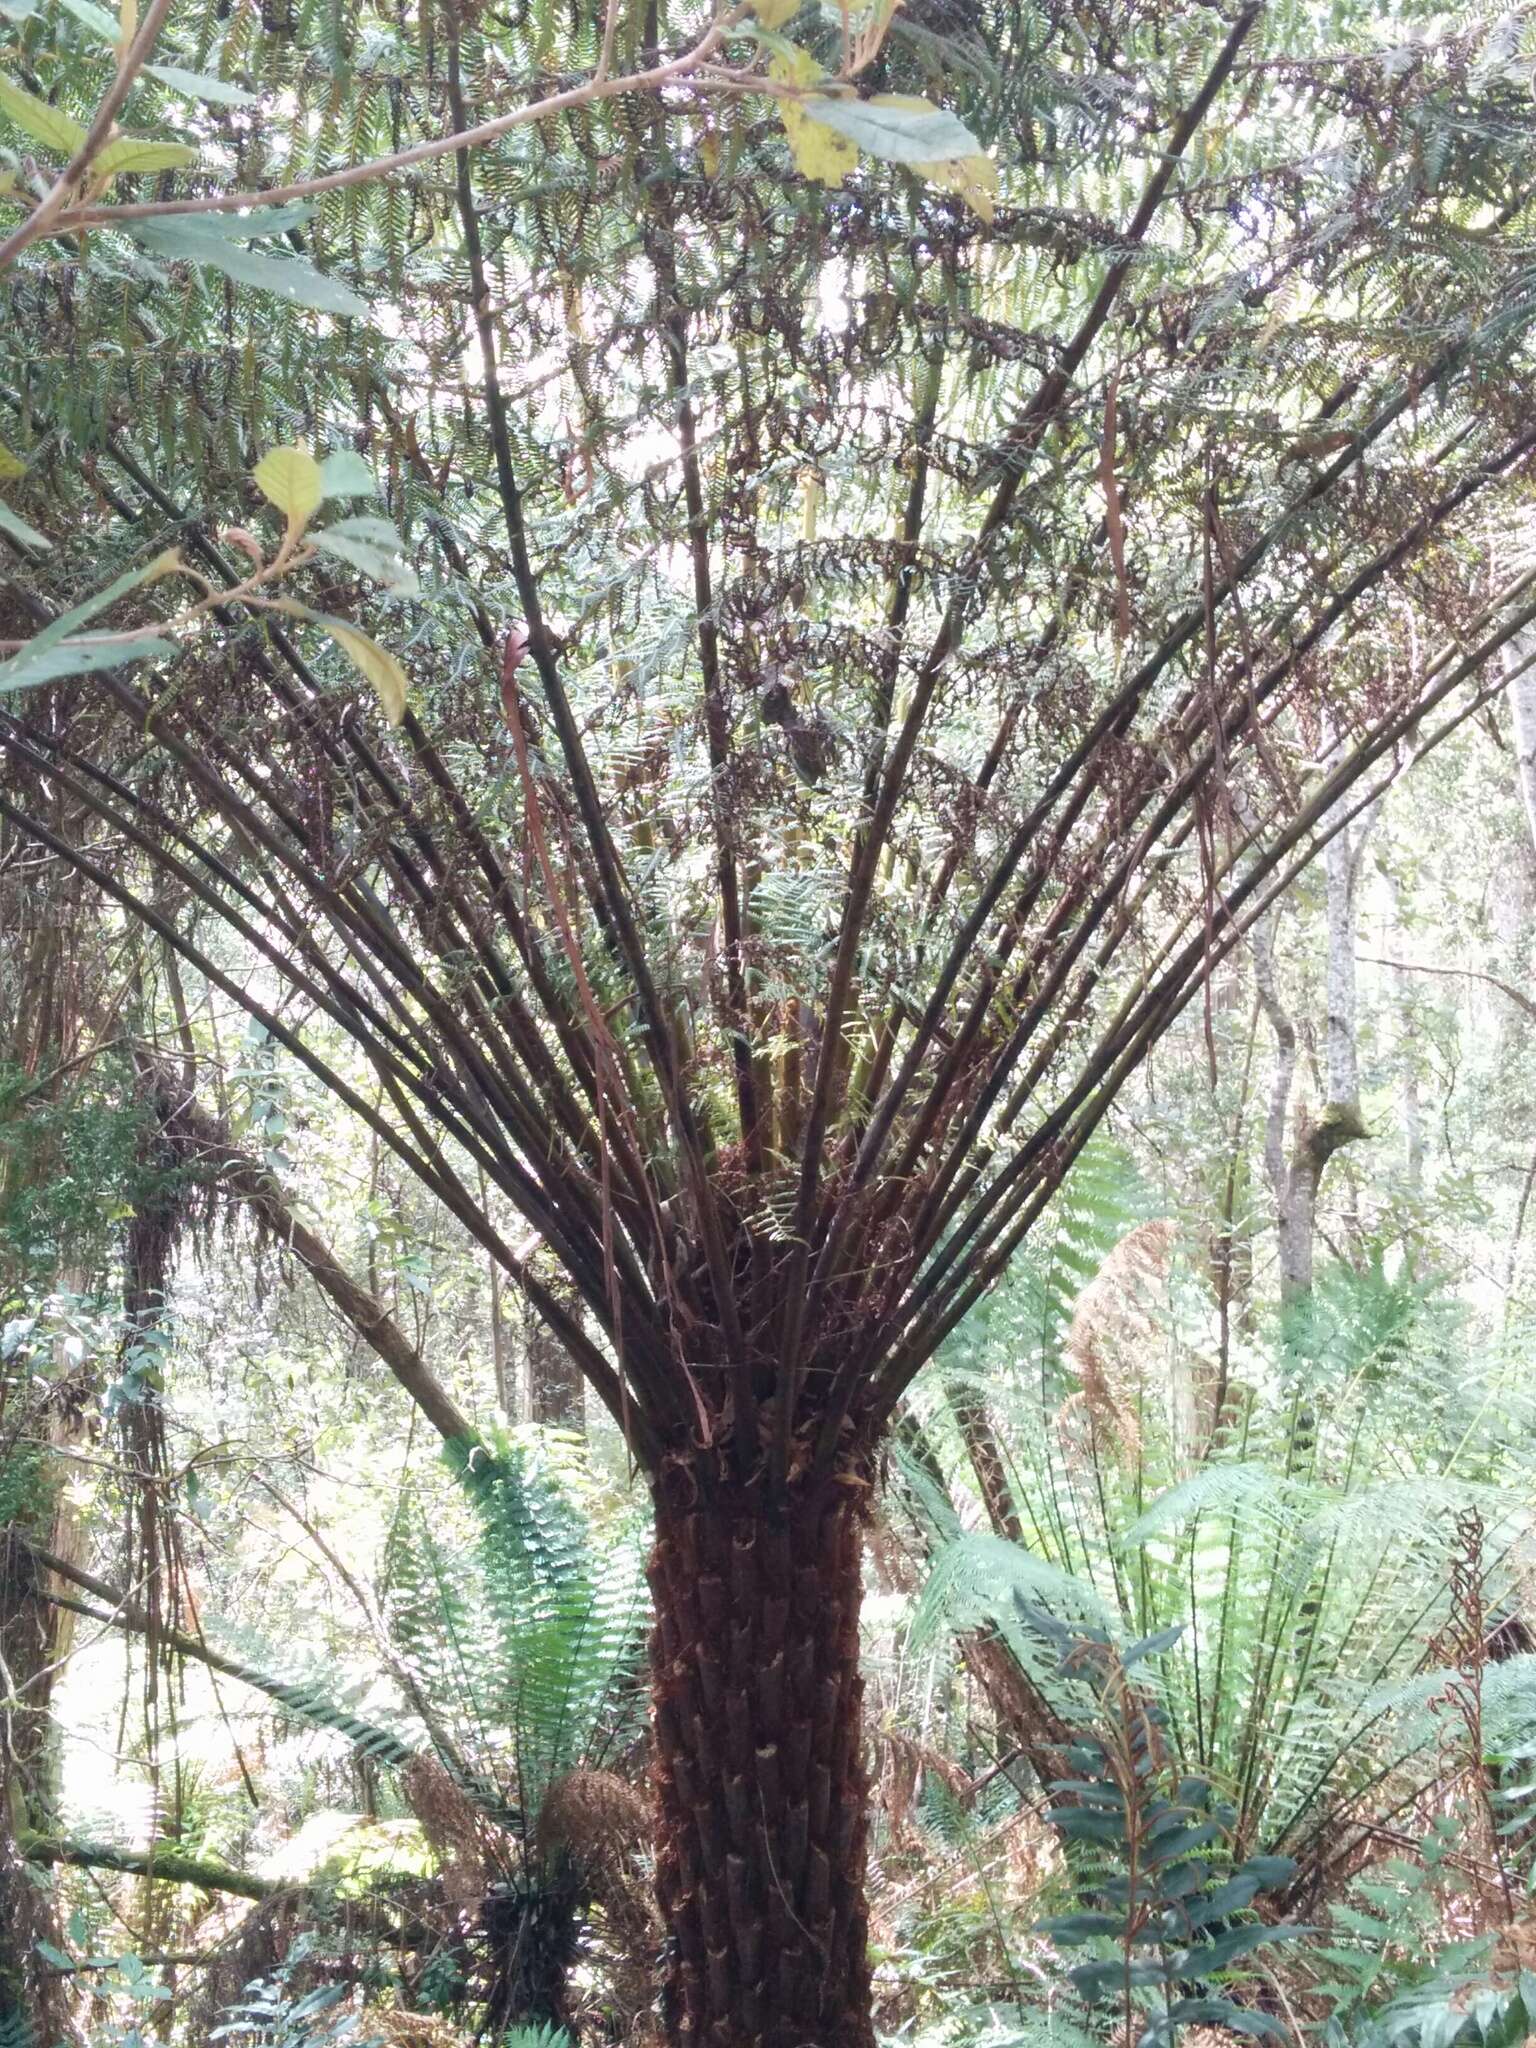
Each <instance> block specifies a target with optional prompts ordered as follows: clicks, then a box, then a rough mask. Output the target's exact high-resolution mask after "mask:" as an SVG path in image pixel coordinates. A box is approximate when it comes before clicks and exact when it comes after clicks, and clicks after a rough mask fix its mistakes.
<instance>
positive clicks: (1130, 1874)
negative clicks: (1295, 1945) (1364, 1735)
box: [1025, 1609, 1298, 2048]
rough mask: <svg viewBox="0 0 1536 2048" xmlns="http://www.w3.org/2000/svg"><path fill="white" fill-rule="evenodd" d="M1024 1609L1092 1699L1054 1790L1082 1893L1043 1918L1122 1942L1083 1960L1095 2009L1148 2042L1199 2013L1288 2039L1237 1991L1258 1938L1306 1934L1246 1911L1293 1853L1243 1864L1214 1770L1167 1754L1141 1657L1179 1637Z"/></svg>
mask: <svg viewBox="0 0 1536 2048" xmlns="http://www.w3.org/2000/svg"><path fill="white" fill-rule="evenodd" d="M1025 1619H1026V1621H1027V1622H1028V1624H1029V1625H1030V1626H1032V1627H1033V1628H1035V1629H1036V1630H1037V1631H1038V1632H1039V1633H1040V1634H1041V1635H1042V1636H1043V1637H1044V1638H1045V1639H1046V1640H1047V1641H1049V1642H1050V1643H1051V1644H1052V1645H1053V1646H1054V1648H1055V1649H1056V1651H1057V1653H1058V1655H1059V1657H1060V1662H1061V1670H1062V1672H1063V1674H1064V1676H1066V1677H1067V1678H1068V1680H1069V1682H1070V1683H1071V1685H1072V1686H1073V1687H1074V1688H1077V1687H1085V1688H1086V1689H1087V1690H1088V1692H1089V1693H1090V1695H1091V1699H1092V1706H1091V1718H1090V1719H1089V1720H1088V1721H1087V1723H1086V1725H1081V1724H1080V1725H1077V1726H1075V1727H1074V1728H1073V1730H1072V1739H1071V1743H1070V1747H1069V1750H1068V1758H1069V1763H1070V1767H1071V1769H1072V1771H1073V1773H1074V1775H1073V1776H1072V1777H1070V1778H1064V1779H1061V1780H1058V1781H1057V1782H1056V1783H1055V1784H1053V1785H1052V1786H1051V1788H1050V1789H1051V1791H1052V1793H1053V1794H1054V1795H1055V1803H1054V1804H1053V1806H1052V1807H1051V1809H1050V1818H1051V1820H1052V1821H1053V1822H1054V1823H1055V1825H1056V1827H1057V1828H1058V1829H1059V1831H1060V1833H1061V1834H1062V1836H1063V1838H1064V1839H1065V1841H1066V1843H1067V1844H1068V1850H1069V1860H1070V1864H1071V1867H1072V1870H1073V1874H1074V1877H1075V1881H1076V1887H1077V1890H1078V1893H1079V1896H1080V1898H1081V1900H1082V1901H1083V1905H1082V1907H1081V1908H1080V1909H1079V1910H1078V1911H1076V1912H1073V1913H1069V1914H1064V1915H1058V1916H1057V1917H1055V1918H1053V1919H1049V1920H1046V1921H1044V1922H1042V1926H1043V1927H1044V1929H1045V1931H1046V1932H1047V1933H1049V1934H1051V1935H1052V1936H1053V1937H1054V1938H1055V1940H1056V1941H1057V1942H1058V1943H1061V1944H1063V1945H1064V1946H1068V1947H1074V1948H1076V1947H1082V1946H1085V1945H1086V1946H1092V1947H1095V1948H1099V1949H1103V1948H1110V1949H1113V1950H1115V1951H1117V1953H1115V1954H1113V1955H1112V1956H1111V1957H1109V1958H1108V1959H1105V1960H1093V1961H1089V1962H1082V1963H1078V1964H1076V1965H1075V1966H1074V1967H1073V1969H1072V1971H1071V1973H1070V1974H1071V1978H1072V1982H1073V1984H1074V1986H1075V1988H1076V1989H1077V1991H1078V1994H1079V1995H1080V1996H1081V1997H1082V1998H1083V1999H1084V2000H1085V2001H1086V2002H1087V2003H1088V2005H1089V2006H1090V2007H1092V2006H1103V2005H1107V2004H1114V2003H1118V2004H1119V2007H1120V2021H1121V2025H1122V2027H1123V2028H1124V2030H1125V2038H1126V2039H1127V2040H1135V2041H1138V2042H1139V2044H1140V2048H1161V2044H1164V2043H1168V2042H1172V2041H1174V2040H1175V2039H1176V2038H1177V2036H1178V2032H1179V2029H1180V2028H1181V2027H1185V2026H1192V2025H1201V2026H1208V2025H1217V2026H1224V2027H1229V2028H1231V2029H1233V2030H1234V2031H1236V2032H1239V2033H1244V2034H1274V2035H1276V2036H1279V2037H1281V2038H1284V2033H1285V2029H1284V2028H1283V2027H1282V2026H1281V2025H1280V2024H1279V2022H1278V2021H1276V2020H1273V2019H1271V2018H1270V2017H1269V2016H1268V2015H1266V2014H1263V2013H1259V2012H1255V2011H1253V2010H1251V2009H1250V2008H1249V2007H1247V2006H1245V2005H1242V2004H1240V2003H1238V2002H1237V2001H1236V2000H1235V1999H1234V1998H1233V1997H1232V1995H1231V1990H1232V1987H1233V1986H1234V1985H1235V1984H1240V1983H1241V1980H1242V1978H1243V1976H1244V1974H1245V1965H1246V1962H1247V1959H1248V1958H1249V1957H1251V1956H1252V1955H1254V1954H1255V1952H1256V1951H1257V1950H1259V1949H1260V1948H1263V1947H1265V1946H1268V1945H1269V1944H1271V1943H1274V1942H1276V1941H1279V1940H1282V1939H1287V1938H1294V1937H1295V1935H1296V1933H1297V1932H1298V1930H1297V1929H1295V1928H1290V1927H1286V1928H1279V1927H1273V1926H1266V1925H1264V1924H1263V1923H1262V1922H1258V1921H1251V1920H1248V1919H1246V1918H1245V1917H1244V1916H1245V1915H1246V1914H1247V1913H1248V1912H1249V1909H1250V1908H1251V1907H1252V1906H1253V1903H1254V1901H1255V1899H1256V1898H1257V1897H1258V1895H1259V1894H1260V1893H1261V1892H1264V1891H1272V1890H1274V1889H1275V1888H1276V1887H1277V1886H1280V1885H1282V1884H1284V1883H1285V1882H1286V1880H1287V1879H1289V1878H1290V1877H1291V1876H1292V1875H1293V1874H1294V1870H1295V1865H1294V1864H1292V1863H1291V1862H1290V1861H1289V1859H1287V1858H1285V1857H1278V1856H1250V1857H1246V1858H1244V1859H1243V1860H1242V1861H1240V1862H1235V1863H1234V1862H1233V1861H1232V1860H1231V1858H1230V1857H1229V1856H1227V1855H1226V1853H1225V1851H1226V1845H1227V1842H1228V1840H1229V1838H1230V1834H1231V1829H1232V1826H1233V1823H1234V1821H1235V1820H1236V1814H1235V1812H1234V1810H1233V1809H1232V1808H1231V1807H1227V1806H1224V1805H1223V1804H1222V1803H1221V1802H1220V1801H1219V1800H1217V1799H1216V1798H1215V1797H1214V1796H1213V1794H1212V1790H1211V1787H1210V1785H1209V1784H1208V1783H1207V1782H1206V1781H1205V1780H1204V1779H1201V1778H1186V1777H1182V1776H1180V1775H1179V1774H1178V1772H1177V1771H1176V1769H1175V1768H1173V1766H1172V1765H1171V1763H1170V1758H1169V1754H1168V1751H1167V1748H1166V1745H1165V1740H1164V1724H1163V1716H1162V1713H1161V1711H1160V1709H1159V1707H1158V1704H1157V1702H1156V1700H1155V1698H1154V1697H1153V1696H1152V1694H1151V1692H1150V1690H1149V1689H1148V1688H1149V1685H1150V1683H1151V1680H1150V1678H1149V1675H1148V1673H1146V1672H1145V1671H1144V1670H1142V1669H1141V1667H1142V1666H1144V1665H1145V1664H1146V1663H1147V1662H1148V1660H1155V1659H1157V1658H1158V1657H1160V1656H1161V1655H1162V1654H1163V1653H1164V1652H1165V1651H1166V1650H1167V1649H1168V1648H1169V1647H1170V1642H1171V1637H1170V1635H1169V1634H1164V1635H1162V1636H1154V1637H1150V1638H1148V1639H1147V1640H1146V1641H1144V1642H1139V1643H1134V1644H1131V1645H1130V1646H1129V1647H1127V1648H1126V1649H1125V1651H1124V1652H1123V1653H1122V1652H1121V1651H1119V1650H1117V1649H1116V1648H1114V1646H1113V1645H1112V1644H1111V1643H1110V1641H1109V1639H1108V1637H1107V1636H1105V1635H1103V1634H1102V1633H1100V1634H1096V1635H1082V1634H1074V1633H1073V1632H1072V1631H1070V1630H1068V1629H1066V1628H1064V1627H1063V1626H1062V1625H1061V1624H1060V1623H1059V1622H1057V1621H1055V1620H1054V1619H1053V1618H1052V1617H1051V1616H1049V1615H1047V1614H1045V1613H1043V1612H1042V1611H1040V1610H1039V1609H1033V1610H1029V1609H1026V1610H1025ZM1074 1851H1075V1852H1076V1853H1075V1854H1074V1853H1073V1852H1074ZM1138 2014H1141V2015H1144V2018H1143V2019H1142V2020H1141V2021H1140V2022H1139V2023H1138V2020H1137V2017H1136V2016H1137V2015H1138Z"/></svg>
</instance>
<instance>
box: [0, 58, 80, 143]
mask: <svg viewBox="0 0 1536 2048" xmlns="http://www.w3.org/2000/svg"><path fill="white" fill-rule="evenodd" d="M0 114H4V115H5V117H6V119H7V120H8V121H10V122H11V123H12V124H13V125H14V126H15V127H17V128H19V129H20V130H21V132H22V134H23V135H30V136H31V137H32V140H33V141H34V142H40V143H42V145H43V147H44V148H45V149H51V150H52V151H53V153H54V155H55V156H73V155H74V154H75V151H76V150H77V149H79V147H80V145H81V143H82V142H84V140H85V130H84V128H82V127H81V125H80V123H79V122H78V121H77V120H75V119H74V117H73V116H72V115H70V114H66V113H63V112H61V111H60V109H59V108H58V107H50V106H49V104H48V102H47V101H46V100H40V99H37V98H36V97H35V96H34V95H33V94H32V93H29V92H23V91H22V89H21V87H20V86H19V85H13V84H12V83H11V81H10V79H8V78H6V77H5V76H4V75H3V74H0Z"/></svg>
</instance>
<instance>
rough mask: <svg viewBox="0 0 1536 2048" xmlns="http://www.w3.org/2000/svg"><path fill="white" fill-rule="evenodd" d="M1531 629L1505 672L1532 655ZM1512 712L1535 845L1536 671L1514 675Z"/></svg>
mask: <svg viewBox="0 0 1536 2048" xmlns="http://www.w3.org/2000/svg"><path fill="white" fill-rule="evenodd" d="M1531 638H1532V629H1531V628H1529V627H1527V628H1526V630H1525V631H1524V632H1523V633H1519V634H1517V635H1516V636H1515V638H1514V640H1513V641H1511V643H1510V646H1509V650H1508V653H1507V654H1506V656H1505V668H1506V672H1507V671H1508V670H1511V669H1517V668H1518V667H1519V665H1520V663H1521V662H1522V661H1523V660H1524V659H1525V658H1526V656H1527V655H1529V654H1530V652H1531ZM1509 708H1510V712H1511V714H1512V715H1513V718H1514V722H1515V764H1516V781H1517V783H1518V786H1519V790H1520V801H1521V802H1522V803H1523V804H1524V806H1525V817H1526V823H1527V824H1528V825H1529V826H1530V828H1531V840H1532V843H1533V844H1536V668H1528V669H1526V670H1525V672H1524V674H1523V675H1515V676H1514V677H1513V679H1512V680H1511V682H1510V685H1509Z"/></svg>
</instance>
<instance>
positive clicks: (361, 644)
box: [319, 616, 406, 725]
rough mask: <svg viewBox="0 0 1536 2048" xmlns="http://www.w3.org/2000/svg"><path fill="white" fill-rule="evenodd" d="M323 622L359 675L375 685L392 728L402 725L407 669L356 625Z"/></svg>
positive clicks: (330, 621)
mask: <svg viewBox="0 0 1536 2048" xmlns="http://www.w3.org/2000/svg"><path fill="white" fill-rule="evenodd" d="M319 623H320V624H321V625H322V626H324V628H325V630H326V631H327V633H329V634H330V636H331V638H332V639H333V640H334V641H335V642H336V645H337V646H338V647H339V648H340V649H341V651H342V653H343V654H345V655H346V657H347V659H348V660H349V661H350V662H351V664H352V666H353V667H354V668H355V669H356V670H357V672H358V674H359V675H362V676H366V677H367V679H368V681H369V682H370V683H372V685H373V692H374V695H375V696H376V697H377V698H378V700H379V704H380V707H381V708H382V710H383V713H384V716H385V717H386V718H387V719H388V720H389V722H390V724H391V725H398V724H399V723H400V721H401V719H402V718H404V716H405V684H406V678H405V670H404V669H403V668H402V667H401V666H400V664H399V662H398V661H396V659H395V657H394V656H393V655H392V654H391V653H390V652H389V650H388V648H386V647H381V646H380V645H379V643H378V641H377V640H370V639H369V637H368V635H367V634H366V633H360V632H359V631H358V629H357V627H356V626H346V625H343V624H342V622H341V620H340V619H328V618H325V617H324V616H322V617H321V618H320V620H319Z"/></svg>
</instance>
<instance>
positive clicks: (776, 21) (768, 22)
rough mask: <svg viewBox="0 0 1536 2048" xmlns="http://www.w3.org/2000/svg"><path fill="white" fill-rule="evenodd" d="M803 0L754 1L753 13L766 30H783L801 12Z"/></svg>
mask: <svg viewBox="0 0 1536 2048" xmlns="http://www.w3.org/2000/svg"><path fill="white" fill-rule="evenodd" d="M800 5H801V0H752V12H753V13H754V14H755V15H756V16H757V18H758V20H759V21H760V22H761V23H762V24H763V27H764V28H782V27H783V26H784V24H785V22H786V21H793V20H794V18H795V16H796V15H797V14H798V13H799V12H800Z"/></svg>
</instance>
